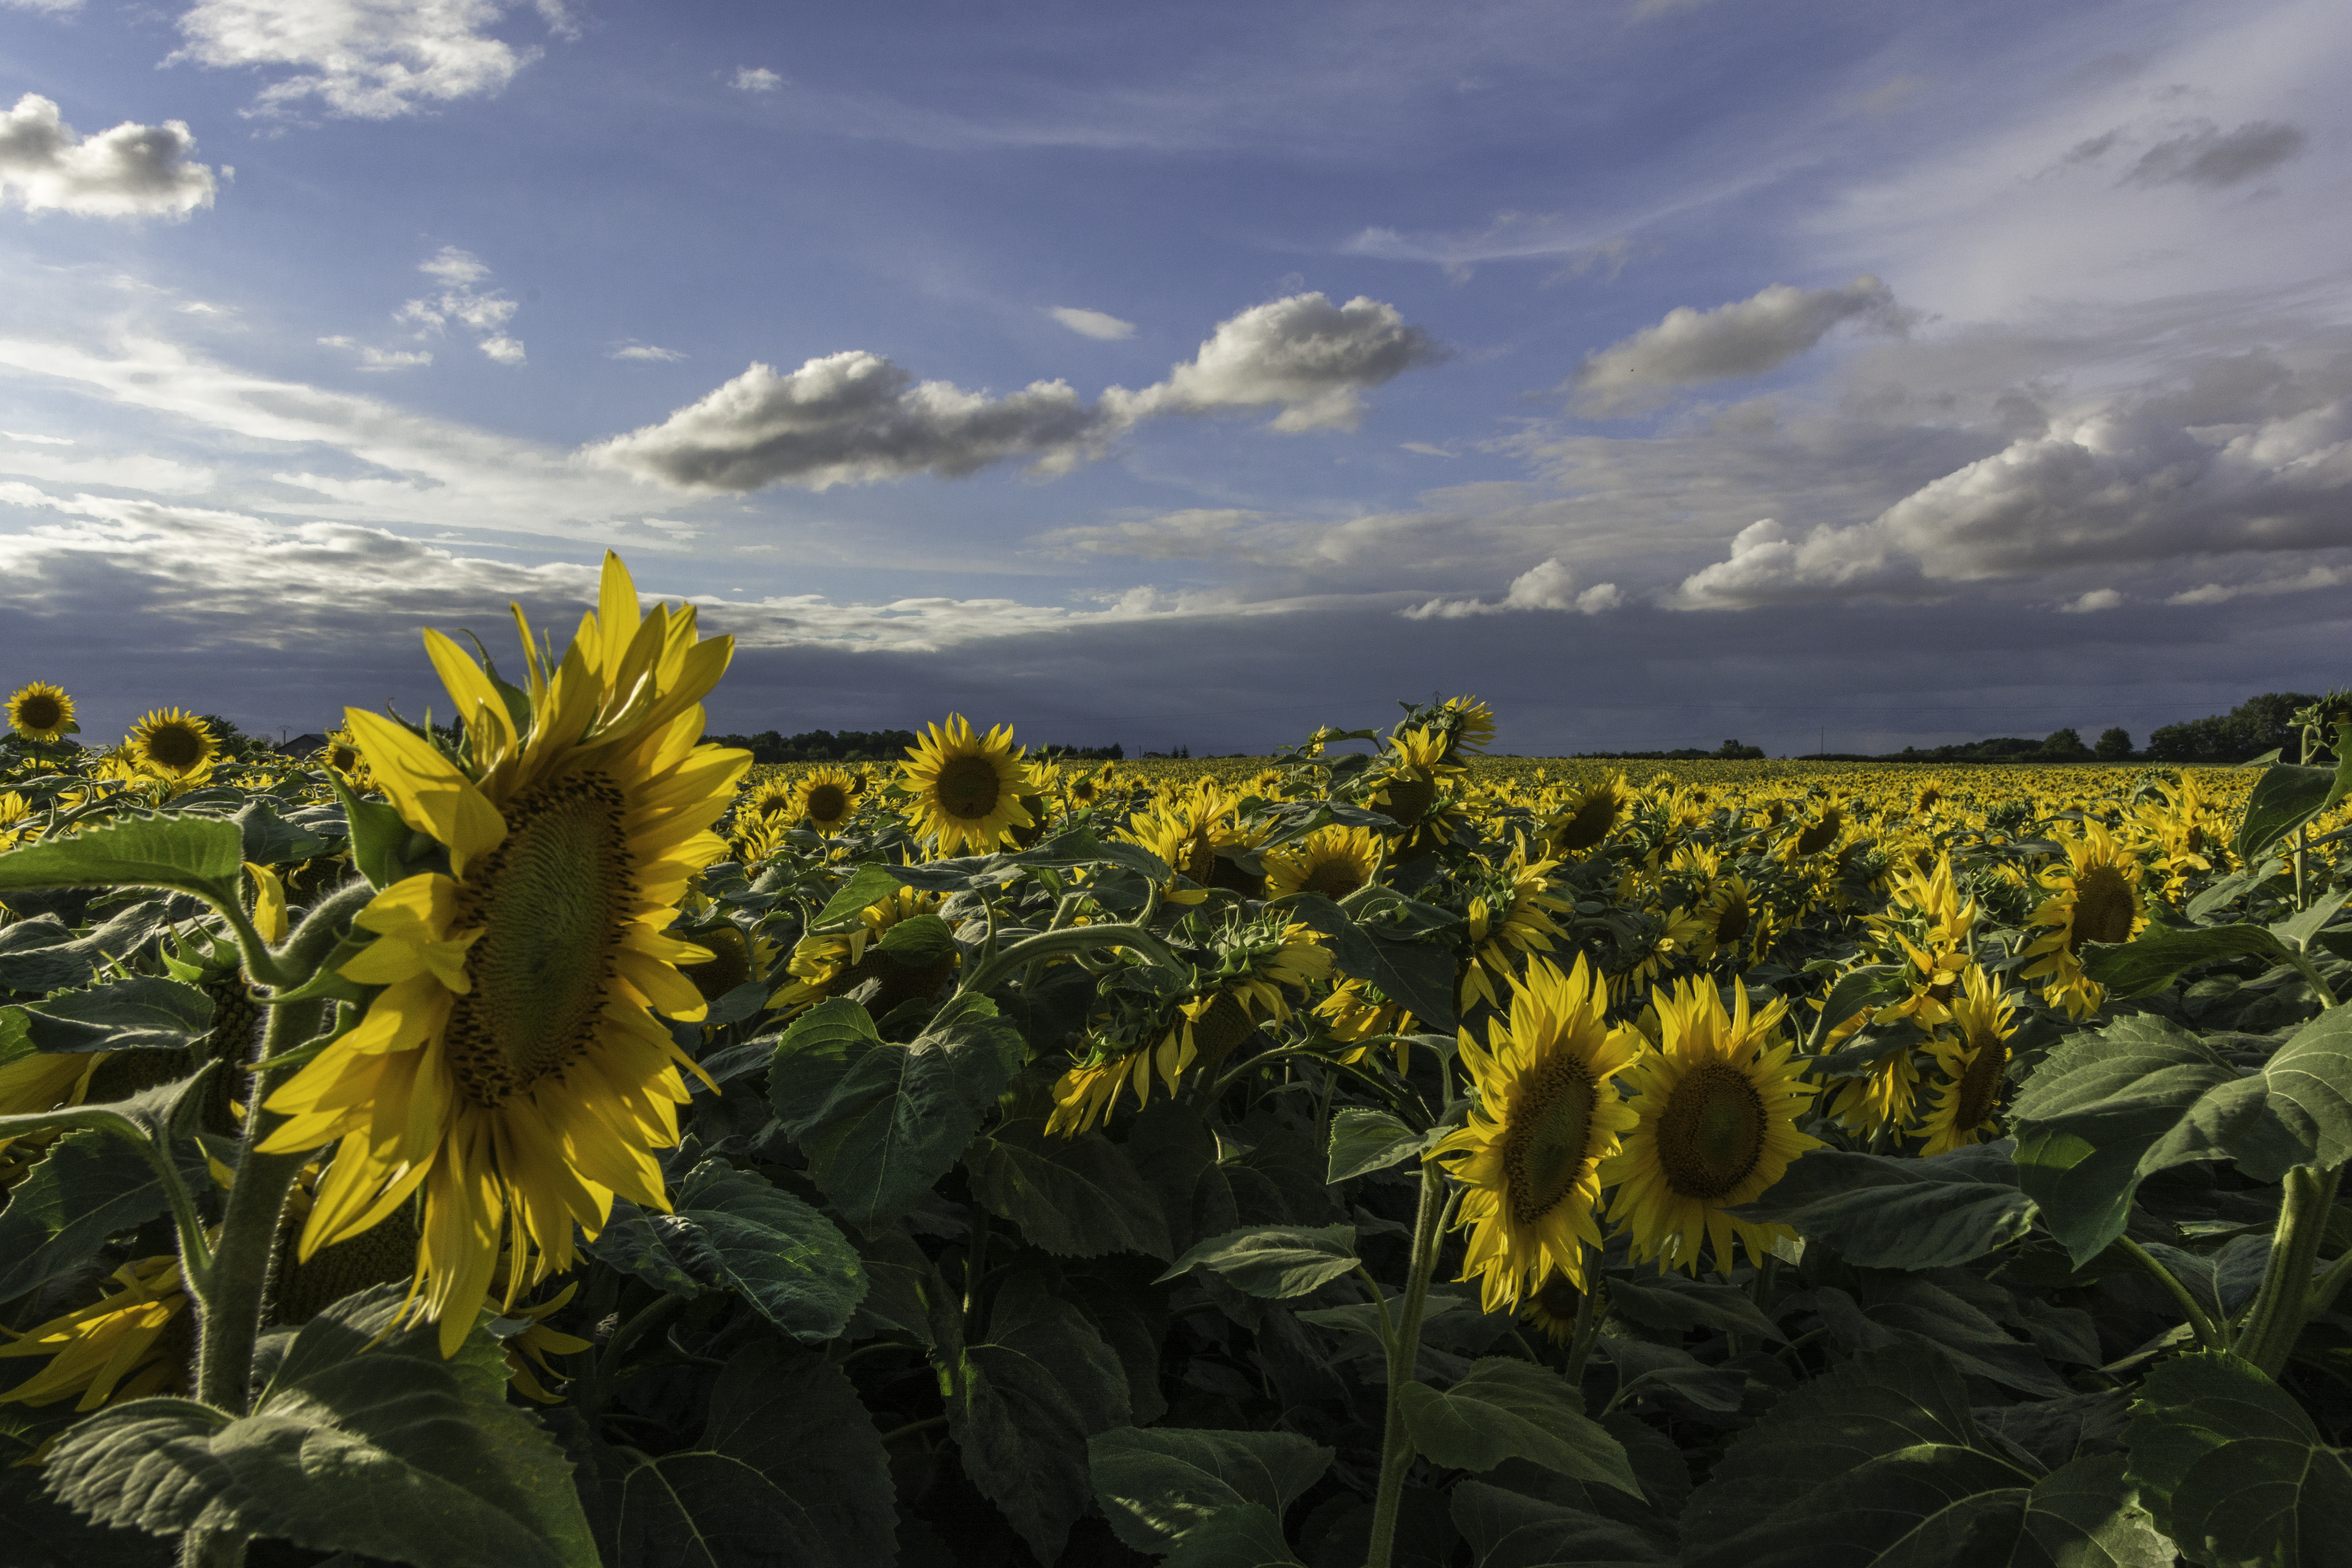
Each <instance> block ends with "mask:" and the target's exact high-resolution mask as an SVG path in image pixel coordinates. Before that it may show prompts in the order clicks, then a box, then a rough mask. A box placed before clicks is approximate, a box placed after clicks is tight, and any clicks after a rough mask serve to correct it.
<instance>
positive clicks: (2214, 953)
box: [2083, 925, 2286, 996]
mask: <svg viewBox="0 0 2352 1568" xmlns="http://www.w3.org/2000/svg"><path fill="white" fill-rule="evenodd" d="M2217 958H2261V959H2266V960H2268V961H2269V962H2271V963H2285V962H2286V949H2285V948H2284V947H2283V946H2281V945H2280V943H2279V939H2278V938H2277V937H2275V936H2273V935H2272V934H2271V933H2270V932H2269V931H2266V930H2264V929H2263V927H2261V926H2257V925H2226V926H2193V927H2184V928H2179V929H2176V930H2170V931H2150V932H2148V933H2147V935H2145V936H2143V937H2141V938H2140V939H2139V940H2138V941H2137V942H2085V943H2084V944H2083V973H2085V974H2087V975H2089V976H2090V977H2091V978H2092V979H2094V980H2095V981H2097V982H2098V983H2099V984H2101V985H2104V986H2105V987H2106V990H2107V994H2109V995H2111V996H2147V995H2150V994H2154V993H2156V992H2158V991H2161V990H2163V989H2164V988H2165V987H2166V986H2168V985H2169V984H2172V981H2173V977H2174V976H2175V975H2177V974H2179V973H2180V972H2181V971H2182V970H2184V969H2189V968H2191V967H2193V966H2195V965H2197V964H2200V963H2212V962H2213V961H2214V960H2215V959H2217Z"/></svg>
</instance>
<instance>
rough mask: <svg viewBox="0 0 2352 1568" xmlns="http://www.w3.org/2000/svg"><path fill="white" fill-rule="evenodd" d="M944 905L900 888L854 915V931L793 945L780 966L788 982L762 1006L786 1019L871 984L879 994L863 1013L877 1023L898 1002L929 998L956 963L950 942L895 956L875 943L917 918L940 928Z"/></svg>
mask: <svg viewBox="0 0 2352 1568" xmlns="http://www.w3.org/2000/svg"><path fill="white" fill-rule="evenodd" d="M945 901H946V896H945V895H944V894H940V893H926V892H921V891H919V890H918V889H913V888H900V889H898V891H896V892H894V893H891V894H889V895H888V896H887V897H885V898H882V899H879V900H876V901H875V902H873V903H871V904H868V905H866V908H865V909H864V910H860V911H859V912H858V916H857V925H856V928H855V929H853V930H850V931H835V932H827V933H824V934H819V935H812V936H804V937H803V938H801V940H800V941H799V942H795V943H794V944H793V956H792V961H791V962H790V963H787V964H785V966H784V972H785V973H788V974H790V975H791V976H792V981H791V983H790V984H787V985H785V986H784V987H783V988H782V990H779V991H778V992H777V993H776V994H774V995H772V996H771V997H769V998H768V1005H769V1006H770V1007H772V1008H774V1009H775V1010H776V1011H778V1012H780V1013H782V1014H783V1015H784V1016H786V1017H791V1016H793V1015H794V1014H796V1013H804V1012H806V1011H807V1010H808V1009H809V1008H811V1007H814V1006H815V1005H817V1004H818V1003H820V1002H822V1001H824V999H825V998H826V997H828V996H837V995H840V994H842V993H844V992H847V991H854V990H856V988H857V987H858V986H860V985H863V984H866V982H867V981H869V980H877V981H880V982H881V984H882V991H881V994H879V995H877V997H876V998H875V999H874V1004H873V1005H872V1007H871V1008H870V1009H868V1010H869V1011H870V1012H872V1013H873V1015H874V1016H876V1017H877V1018H878V1017H881V1016H883V1015H884V1014H886V1013H887V1012H889V1011H890V1009H892V1008H893V1007H896V1006H898V1005H899V1004H901V1003H904V1002H911V1001H916V1000H919V999H920V998H922V997H925V996H929V995H930V994H932V993H934V992H936V991H937V990H939V988H940V986H942V985H944V984H947V983H948V977H949V976H950V975H951V974H953V973H955V971H956V966H957V965H958V964H959V963H961V962H962V957H961V953H959V952H958V951H957V949H956V946H955V943H954V942H953V940H952V937H951V936H950V940H948V941H947V942H945V943H943V944H942V943H940V942H929V943H927V944H923V945H922V946H920V947H919V948H906V949H902V950H901V952H899V953H892V952H884V951H883V950H882V946H881V938H883V937H884V936H886V935H887V934H888V933H889V932H890V931H892V930H894V929H896V928H897V927H898V926H899V925H901V924H903V923H905V922H906V921H911V920H915V919H917V918H919V917H922V916H929V917H930V919H931V920H932V921H933V922H935V924H936V925H938V926H940V927H944V925H945V923H946V922H945V921H940V919H939V909H940V904H942V903H944V902H945ZM935 934H939V933H935Z"/></svg>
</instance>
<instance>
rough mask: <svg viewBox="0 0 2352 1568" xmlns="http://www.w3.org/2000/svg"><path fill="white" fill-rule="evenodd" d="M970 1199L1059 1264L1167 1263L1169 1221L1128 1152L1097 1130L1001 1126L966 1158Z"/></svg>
mask: <svg viewBox="0 0 2352 1568" xmlns="http://www.w3.org/2000/svg"><path fill="white" fill-rule="evenodd" d="M963 1168H964V1179H965V1180H966V1181H967V1182H969V1183H970V1184H971V1195H972V1196H973V1197H974V1198H975V1199H977V1200H978V1201H979V1203H980V1204H981V1205H982V1207H984V1208H986V1209H987V1210H988V1211H989V1212H990V1213H991V1214H993V1215H996V1216H997V1217H998V1218H999V1219H1008V1220H1011V1221H1012V1222H1013V1224H1014V1225H1015V1226H1019V1227H1020V1231H1021V1235H1022V1237H1023V1238H1024V1240H1026V1241H1027V1242H1028V1243H1029V1244H1030V1245H1031V1246H1033V1247H1042V1248H1044V1249H1045V1251H1047V1252H1051V1253H1055V1254H1056V1255H1058V1256H1060V1257H1063V1258H1100V1257H1101V1256H1103V1255H1104V1254H1105V1253H1108V1252H1140V1253H1144V1254H1147V1255H1148V1256H1150V1257H1152V1258H1161V1259H1163V1260H1164V1259H1166V1258H1168V1257H1169V1256H1170V1254H1171V1252H1173V1250H1174V1248H1172V1247H1170V1246H1169V1244H1168V1220H1167V1217H1166V1215H1163V1214H1162V1213H1161V1212H1160V1201H1159V1199H1158V1197H1157V1196H1155V1195H1154V1194H1153V1193H1152V1191H1151V1189H1150V1187H1149V1186H1148V1185H1146V1184H1145V1183H1144V1180H1143V1178H1142V1177H1141V1176H1140V1175H1139V1174H1138V1173H1136V1169H1135V1166H1134V1165H1133V1164H1132V1163H1129V1160H1128V1157H1127V1151H1125V1150H1124V1149H1121V1148H1120V1147H1119V1146H1118V1144H1116V1143H1114V1142H1111V1141H1110V1140H1109V1139H1108V1138H1105V1137H1104V1136H1103V1135H1102V1134H1101V1133H1099V1132H1083V1133H1080V1134H1079V1135H1078V1136H1077V1137H1076V1138H1063V1137H1060V1136H1058V1135H1055V1134H1051V1133H1048V1132H1047V1131H1045V1123H1044V1122H1043V1121H1038V1120H1036V1119H1035V1118H1029V1119H1025V1120H1022V1121H1006V1122H1003V1123H1000V1124H999V1125H998V1126H996V1127H995V1128H993V1129H992V1130H991V1131H989V1133H988V1135H987V1136H985V1137H982V1138H976V1139H974V1140H972V1143H971V1148H970V1149H968V1150H966V1151H965V1152H964V1157H963Z"/></svg>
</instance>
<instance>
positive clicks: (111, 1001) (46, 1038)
mask: <svg viewBox="0 0 2352 1568" xmlns="http://www.w3.org/2000/svg"><path fill="white" fill-rule="evenodd" d="M24 1012H25V1025H26V1033H27V1034H28V1035H29V1036H30V1037H31V1039H32V1042H33V1044H34V1046H35V1047H37V1048H38V1049H40V1050H44V1051H130V1050H148V1049H162V1050H185V1049H187V1048H188V1047H190V1046H192V1045H194V1043H195V1042H196V1041H197V1040H199V1039H201V1038H203V1037H204V1036H205V1032H206V1031H207V1030H209V1029H211V1027H212V1026H213V999H212V998H211V997H209V996H207V995H205V993H204V991H203V989H202V988H201V987H198V986H194V985H189V984H184V983H182V982H180V981H177V980H172V979H167V978H166V977H164V976H163V975H161V974H133V975H130V976H128V977H126V978H124V979H121V980H112V981H109V982H108V983H107V984H103V985H94V986H91V987H90V988H89V990H87V991H68V992H66V993H65V994H62V995H58V996H51V997H49V998H47V1000H46V1001H40V1002H27V1003H26V1004H24Z"/></svg>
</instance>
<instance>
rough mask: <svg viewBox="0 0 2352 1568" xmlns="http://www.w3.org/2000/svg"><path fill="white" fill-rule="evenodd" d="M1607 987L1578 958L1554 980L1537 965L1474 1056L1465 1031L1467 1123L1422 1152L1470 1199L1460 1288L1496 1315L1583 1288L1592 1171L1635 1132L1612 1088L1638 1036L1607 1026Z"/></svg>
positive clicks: (1596, 1232) (1542, 962)
mask: <svg viewBox="0 0 2352 1568" xmlns="http://www.w3.org/2000/svg"><path fill="white" fill-rule="evenodd" d="M1608 1005H1609V999H1608V994H1607V990H1606V988H1605V987H1603V986H1601V985H1599V984H1595V981H1594V976H1593V973H1592V971H1591V969H1590V968H1589V967H1588V966H1587V965H1586V963H1585V962H1584V960H1583V959H1582V958H1579V959H1578V960H1577V961H1576V967H1575V968H1574V969H1572V970H1570V972H1569V973H1566V974H1562V973H1560V972H1559V967H1558V966H1557V965H1555V964H1554V963H1551V962H1550V961H1549V959H1542V958H1538V959H1534V960H1532V961H1530V962H1529V963H1528V972H1527V974H1526V976H1525V978H1523V979H1522V980H1521V981H1520V982H1519V983H1518V984H1517V986H1516V987H1515V988H1514V989H1513V991H1512V993H1511V1006H1510V1014H1509V1016H1508V1017H1507V1019H1506V1018H1500V1017H1498V1018H1496V1019H1494V1020H1493V1021H1492V1022H1490V1023H1489V1024H1488V1026H1487V1030H1486V1049H1485V1050H1480V1049H1479V1048H1478V1046H1477V1042H1475V1040H1473V1039H1472V1038H1471V1037H1470V1031H1469V1030H1467V1029H1465V1030H1463V1031H1462V1047H1461V1048H1462V1060H1463V1062H1464V1064H1465V1066H1467V1067H1468V1068H1469V1069H1470V1076H1471V1078H1472V1079H1473V1080H1475V1082H1476V1084H1477V1086H1478V1105H1477V1108H1476V1109H1475V1110H1472V1111H1471V1113H1470V1120H1469V1121H1467V1122H1466V1123H1465V1125H1464V1126H1463V1127H1462V1128H1461V1129H1460V1130H1459V1131H1454V1132H1453V1133H1451V1134H1449V1135H1448V1136H1447V1137H1446V1138H1445V1140H1444V1142H1441V1143H1439V1144H1438V1145H1437V1146H1436V1147H1435V1148H1433V1149H1432V1150H1431V1151H1430V1158H1432V1159H1433V1160H1444V1161H1448V1162H1452V1163H1451V1165H1450V1167H1449V1168H1450V1170H1451V1173H1452V1174H1453V1175H1454V1178H1455V1179H1456V1180H1457V1181H1459V1182H1461V1183H1462V1184H1464V1185H1465V1187H1467V1188H1468V1189H1469V1190H1468V1192H1467V1193H1466V1194H1464V1196H1463V1199H1462V1215H1461V1219H1460V1221H1459V1224H1460V1225H1461V1226H1464V1227H1465V1228H1466V1229H1468V1231H1469V1232H1470V1243H1469V1246H1468V1247H1467V1248H1466V1249H1465V1252H1464V1254H1463V1258H1462V1275H1461V1277H1462V1278H1463V1279H1473V1278H1475V1279H1478V1281H1479V1286H1478V1292H1479V1300H1480V1304H1481V1306H1482V1307H1483V1309H1484V1310H1486V1311H1488V1312H1499V1311H1503V1310H1507V1309H1508V1308H1512V1307H1515V1306H1517V1304H1518V1302H1519V1300H1520V1299H1521V1298H1522V1297H1525V1296H1527V1295H1528V1294H1529V1293H1531V1292H1533V1291H1535V1290H1537V1289H1539V1288H1540V1287H1541V1286H1542V1285H1543V1284H1544V1282H1545V1281H1546V1280H1547V1279H1549V1278H1550V1277H1551V1276H1553V1275H1554V1274H1558V1275H1561V1276H1564V1277H1566V1279H1568V1281H1569V1283H1570V1284H1571V1285H1573V1286H1575V1287H1576V1288H1577V1289H1580V1290H1581V1289H1584V1252H1585V1249H1586V1248H1587V1247H1599V1246H1600V1245H1601V1227H1600V1226H1599V1225H1598V1224H1597V1223H1596V1222H1595V1221H1594V1219H1593V1209H1594V1207H1595V1205H1598V1204H1599V1203H1600V1201H1601V1181H1600V1170H1601V1162H1602V1161H1604V1160H1606V1159H1608V1158H1610V1157H1611V1156H1612V1155H1613V1154H1615V1153H1616V1152H1617V1151H1618V1135H1619V1134H1620V1133H1622V1132H1623V1131H1626V1130H1627V1129H1628V1128H1630V1127H1632V1126H1633V1124H1634V1121H1635V1120H1636V1118H1635V1114H1634V1111H1633V1107H1631V1106H1629V1105H1627V1104H1626V1103H1625V1102H1624V1100H1622V1099H1621V1098H1619V1096H1618V1093H1617V1089H1616V1087H1615V1086H1614V1085H1613V1084H1612V1082H1611V1080H1612V1079H1614V1078H1615V1077H1616V1076H1617V1075H1618V1074H1619V1073H1620V1072H1622V1071H1623V1070H1625V1069H1626V1068H1629V1067H1632V1066H1633V1063H1634V1062H1635V1061H1636V1060H1637V1059H1639V1058H1640V1057H1641V1056H1642V1054H1643V1042H1642V1037H1641V1036H1640V1035H1639V1034H1638V1033H1636V1032H1635V1031H1634V1030H1633V1029H1631V1028H1627V1027H1624V1026H1618V1027H1616V1028H1612V1027H1610V1026H1609V1025H1608V1023H1607V1022H1606V1021H1605V1016H1606V1014H1607V1011H1608Z"/></svg>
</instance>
